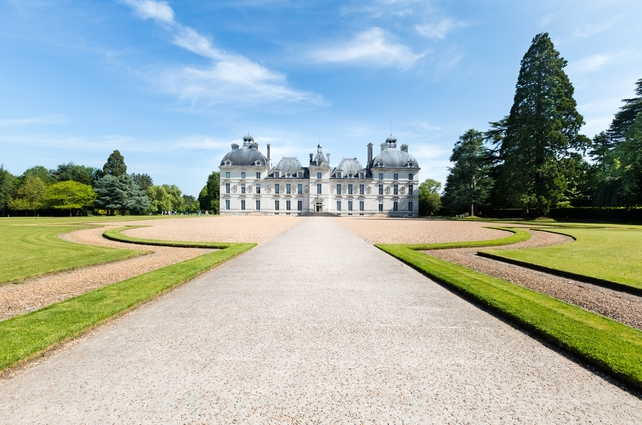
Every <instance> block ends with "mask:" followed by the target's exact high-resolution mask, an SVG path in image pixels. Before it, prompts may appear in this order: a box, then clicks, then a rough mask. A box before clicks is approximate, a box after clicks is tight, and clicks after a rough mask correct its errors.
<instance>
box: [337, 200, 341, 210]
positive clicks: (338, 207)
mask: <svg viewBox="0 0 642 425" xmlns="http://www.w3.org/2000/svg"><path fill="white" fill-rule="evenodd" d="M337 211H341V201H337Z"/></svg>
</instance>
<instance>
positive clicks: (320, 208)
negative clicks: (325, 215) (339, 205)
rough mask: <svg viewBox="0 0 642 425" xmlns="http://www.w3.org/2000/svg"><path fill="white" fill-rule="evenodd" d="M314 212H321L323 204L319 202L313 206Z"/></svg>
mask: <svg viewBox="0 0 642 425" xmlns="http://www.w3.org/2000/svg"><path fill="white" fill-rule="evenodd" d="M314 212H323V204H322V203H321V202H317V203H316V204H314Z"/></svg>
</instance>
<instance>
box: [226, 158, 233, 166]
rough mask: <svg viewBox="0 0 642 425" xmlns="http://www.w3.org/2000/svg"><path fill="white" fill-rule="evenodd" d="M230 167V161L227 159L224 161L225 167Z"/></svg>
mask: <svg viewBox="0 0 642 425" xmlns="http://www.w3.org/2000/svg"><path fill="white" fill-rule="evenodd" d="M230 165H232V161H230V160H229V159H228V160H227V161H225V166H227V167H229V166H230Z"/></svg>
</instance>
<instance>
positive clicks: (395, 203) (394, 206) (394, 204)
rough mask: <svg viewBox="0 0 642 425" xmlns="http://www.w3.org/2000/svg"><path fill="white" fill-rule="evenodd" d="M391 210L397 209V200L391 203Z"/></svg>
mask: <svg viewBox="0 0 642 425" xmlns="http://www.w3.org/2000/svg"><path fill="white" fill-rule="evenodd" d="M392 210H393V211H399V201H394V202H393V203H392Z"/></svg>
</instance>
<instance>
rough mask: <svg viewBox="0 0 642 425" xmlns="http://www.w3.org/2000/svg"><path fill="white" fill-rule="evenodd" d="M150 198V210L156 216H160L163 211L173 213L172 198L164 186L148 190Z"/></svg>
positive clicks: (152, 187)
mask: <svg viewBox="0 0 642 425" xmlns="http://www.w3.org/2000/svg"><path fill="white" fill-rule="evenodd" d="M147 196H148V197H149V202H150V206H149V209H150V211H151V212H152V213H154V214H160V213H162V212H163V211H171V209H172V197H171V195H170V194H169V193H167V190H165V188H164V187H163V186H153V185H152V186H150V187H148V188H147Z"/></svg>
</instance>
